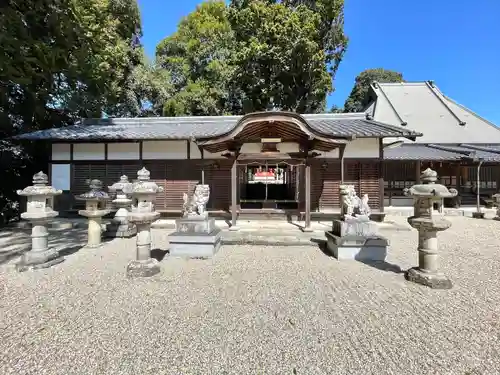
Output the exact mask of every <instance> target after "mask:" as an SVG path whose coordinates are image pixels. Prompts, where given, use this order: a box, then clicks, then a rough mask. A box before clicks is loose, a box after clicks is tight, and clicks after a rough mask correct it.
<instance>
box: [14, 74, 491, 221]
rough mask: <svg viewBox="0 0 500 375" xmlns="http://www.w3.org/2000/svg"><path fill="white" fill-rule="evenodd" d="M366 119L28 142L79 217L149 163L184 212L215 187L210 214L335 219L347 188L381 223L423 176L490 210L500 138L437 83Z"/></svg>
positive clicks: (161, 129)
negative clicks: (103, 190) (47, 156)
mask: <svg viewBox="0 0 500 375" xmlns="http://www.w3.org/2000/svg"><path fill="white" fill-rule="evenodd" d="M367 99H368V105H367V107H366V108H365V111H364V112H363V113H346V114H332V113H328V114H312V115H311V114H308V115H299V114H296V113H290V112H278V111H271V112H259V113H251V114H247V115H245V116H218V117H217V116H213V117H210V116H208V117H207V116H203V117H172V118H168V117H154V118H110V119H84V120H82V121H80V122H78V123H77V124H75V125H72V126H68V127H64V128H57V129H48V130H40V131H36V132H33V133H27V134H22V135H20V136H18V137H17V139H19V140H25V141H40V142H46V143H47V145H48V146H49V147H50V148H51V160H50V166H49V167H48V172H49V176H50V178H51V183H52V185H53V186H55V187H56V188H57V189H62V190H63V191H64V192H65V194H64V196H63V197H60V198H58V202H57V209H58V210H59V211H62V212H69V213H70V212H74V211H76V210H77V209H78V208H80V207H79V203H78V202H77V201H75V200H74V196H75V195H77V194H81V193H83V192H85V191H86V190H88V186H87V180H89V179H100V180H102V181H103V183H104V185H105V186H109V185H111V184H112V183H114V182H116V181H118V179H119V178H120V176H121V175H123V174H125V175H127V176H128V177H129V178H130V179H135V177H136V173H137V171H138V170H139V169H140V168H142V167H143V166H144V167H146V168H147V169H148V170H150V172H151V178H152V179H153V180H155V182H156V183H157V184H158V185H161V186H163V187H164V188H165V190H164V192H163V193H161V194H159V195H158V197H157V199H156V208H157V210H158V211H160V212H162V213H163V215H165V216H178V215H179V214H180V213H181V209H182V203H183V199H182V196H183V193H185V192H187V193H191V192H192V191H193V190H194V187H195V185H196V184H200V183H203V184H208V185H210V189H211V194H210V201H209V202H208V205H207V209H208V210H209V211H210V214H211V215H214V216H219V217H225V218H227V219H231V220H232V222H233V224H234V223H236V220H237V219H238V218H264V217H265V218H268V217H281V218H288V219H290V218H294V219H299V220H305V221H306V226H307V225H308V223H310V221H311V219H321V218H327V217H328V216H333V215H336V214H338V212H339V203H340V202H339V186H340V184H341V183H345V184H352V185H354V187H355V189H356V191H357V193H358V195H359V196H362V195H364V194H368V196H369V205H370V207H371V208H372V212H373V216H374V218H375V219H376V218H377V216H378V217H380V218H383V215H384V208H387V210H386V211H388V210H389V208H393V207H394V206H405V207H411V206H412V200H411V199H410V198H408V197H405V196H404V195H403V190H404V188H407V187H410V186H412V185H414V184H415V183H418V182H419V176H420V173H421V171H422V170H424V169H425V168H427V167H431V168H433V169H435V170H436V171H437V172H438V176H439V178H440V181H439V182H440V183H442V184H444V185H446V186H447V187H453V188H456V189H457V190H458V191H459V199H456V200H453V201H450V202H446V201H445V202H444V203H445V205H448V206H460V205H468V204H470V205H473V204H475V201H476V197H477V195H479V196H480V199H481V204H486V203H487V201H488V199H489V198H490V197H491V195H492V194H494V193H496V192H497V191H498V188H499V187H500V129H498V128H497V127H496V126H495V125H494V124H492V123H491V122H489V121H487V120H485V119H484V118H482V117H480V116H479V115H478V114H476V113H474V112H473V111H471V110H470V109H468V108H466V107H464V106H462V105H460V104H458V103H456V102H455V101H454V100H452V99H450V98H449V97H447V96H445V95H444V94H443V93H442V92H441V91H440V90H439V89H438V88H437V86H436V85H435V84H434V83H433V82H432V81H426V82H415V83H413V82H410V83H408V82H405V83H377V82H374V83H373V84H372V85H371V88H370V91H369V97H368V98H367Z"/></svg>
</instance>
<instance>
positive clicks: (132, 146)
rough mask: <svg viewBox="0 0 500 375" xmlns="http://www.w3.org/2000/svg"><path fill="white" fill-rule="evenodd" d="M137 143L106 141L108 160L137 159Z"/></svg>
mask: <svg viewBox="0 0 500 375" xmlns="http://www.w3.org/2000/svg"><path fill="white" fill-rule="evenodd" d="M139 158H140V156H139V143H108V160H138V159H139Z"/></svg>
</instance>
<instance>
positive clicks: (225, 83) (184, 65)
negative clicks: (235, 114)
mask: <svg viewBox="0 0 500 375" xmlns="http://www.w3.org/2000/svg"><path fill="white" fill-rule="evenodd" d="M234 43H235V41H234V36H233V32H232V30H231V25H230V24H229V21H228V19H227V7H226V5H225V3H224V2H223V1H209V2H204V3H202V4H201V5H199V6H198V7H197V9H196V11H194V12H193V13H191V14H189V15H188V16H187V17H186V18H184V19H183V20H182V21H181V23H180V24H179V27H178V30H177V31H176V32H175V33H174V34H172V35H171V36H169V37H167V38H165V39H164V40H162V41H161V42H160V43H159V44H158V46H157V48H156V58H157V63H158V64H159V66H161V67H162V68H163V69H164V70H165V71H166V72H168V74H169V76H170V82H171V85H172V88H173V90H174V92H175V93H174V95H173V96H172V97H171V98H170V99H169V100H167V101H166V102H165V103H164V107H163V108H164V114H165V115H167V116H180V115H223V114H226V113H229V112H230V111H231V108H230V96H231V95H230V94H229V91H230V86H231V77H232V76H233V71H234V68H233V66H232V62H231V56H232V54H233V53H234V45H235V44H234Z"/></svg>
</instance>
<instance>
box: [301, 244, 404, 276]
mask: <svg viewBox="0 0 500 375" xmlns="http://www.w3.org/2000/svg"><path fill="white" fill-rule="evenodd" d="M311 242H313V243H316V244H318V247H319V249H320V250H321V252H322V253H323V254H325V255H326V256H327V257H332V258H333V254H332V253H330V252H329V251H328V248H327V246H326V240H323V239H320V238H311ZM356 261H357V262H360V263H363V264H366V265H367V266H370V267H373V268H376V269H378V270H381V271H385V272H394V273H397V274H400V273H404V272H405V271H404V270H402V269H401V267H399V266H398V265H397V264H392V263H389V262H385V261H371V260H362V259H356Z"/></svg>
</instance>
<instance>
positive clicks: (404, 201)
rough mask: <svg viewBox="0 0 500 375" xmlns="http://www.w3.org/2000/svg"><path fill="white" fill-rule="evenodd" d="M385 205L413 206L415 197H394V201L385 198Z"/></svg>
mask: <svg viewBox="0 0 500 375" xmlns="http://www.w3.org/2000/svg"><path fill="white" fill-rule="evenodd" d="M384 207H413V198H408V197H392V202H390V201H389V198H384Z"/></svg>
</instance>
